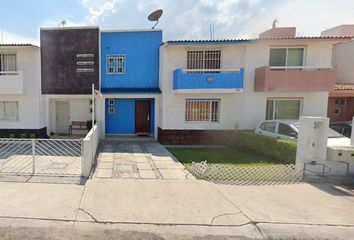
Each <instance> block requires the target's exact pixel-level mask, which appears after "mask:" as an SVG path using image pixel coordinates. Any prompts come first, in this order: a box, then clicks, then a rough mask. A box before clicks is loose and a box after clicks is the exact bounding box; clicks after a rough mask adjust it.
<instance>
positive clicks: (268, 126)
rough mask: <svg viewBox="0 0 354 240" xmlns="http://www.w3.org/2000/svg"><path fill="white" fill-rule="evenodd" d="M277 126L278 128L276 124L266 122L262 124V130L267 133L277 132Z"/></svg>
mask: <svg viewBox="0 0 354 240" xmlns="http://www.w3.org/2000/svg"><path fill="white" fill-rule="evenodd" d="M276 126H277V123H276V122H265V123H262V125H261V127H260V128H261V129H263V130H264V131H267V132H275V128H276Z"/></svg>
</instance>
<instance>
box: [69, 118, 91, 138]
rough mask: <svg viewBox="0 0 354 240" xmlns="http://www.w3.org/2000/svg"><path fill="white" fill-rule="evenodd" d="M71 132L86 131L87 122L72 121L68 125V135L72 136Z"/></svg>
mask: <svg viewBox="0 0 354 240" xmlns="http://www.w3.org/2000/svg"><path fill="white" fill-rule="evenodd" d="M73 130H88V128H87V122H81V121H72V122H71V124H70V125H69V135H70V136H71V135H72V134H73Z"/></svg>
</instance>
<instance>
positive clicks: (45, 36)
mask: <svg viewBox="0 0 354 240" xmlns="http://www.w3.org/2000/svg"><path fill="white" fill-rule="evenodd" d="M40 43H41V85H42V86H41V92H42V94H43V96H44V99H45V107H44V111H45V117H46V123H47V134H48V135H53V134H68V133H69V128H70V126H71V125H72V123H73V122H79V123H83V125H84V126H82V129H83V130H76V131H77V132H74V134H75V133H76V134H86V132H87V130H88V129H89V128H90V126H89V125H90V124H92V123H90V121H91V119H92V117H91V115H92V110H93V104H95V103H94V102H92V100H91V98H92V97H91V96H92V95H91V93H92V84H94V88H95V89H96V90H99V89H100V86H99V78H100V75H99V69H100V66H99V28H98V27H74V28H42V29H41V30H40ZM85 122H86V123H87V127H85V124H84V123H85Z"/></svg>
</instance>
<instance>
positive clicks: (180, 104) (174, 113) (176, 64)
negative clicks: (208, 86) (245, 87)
mask: <svg viewBox="0 0 354 240" xmlns="http://www.w3.org/2000/svg"><path fill="white" fill-rule="evenodd" d="M198 49H211V50H221V58H222V61H221V68H224V69H226V68H227V69H235V68H241V67H243V66H244V63H245V52H246V46H245V45H238V46H231V45H224V46H221V45H214V46H210V45H203V46H202V47H200V46H185V45H181V46H162V47H161V51H160V64H161V65H160V88H161V90H162V95H161V99H162V101H161V108H160V111H161V115H160V122H159V127H161V128H163V129H234V127H235V124H236V123H239V122H241V119H242V108H243V96H242V94H202V93H191V94H180V93H174V92H173V71H174V70H175V69H177V68H182V69H183V68H186V67H187V66H186V64H187V51H188V50H198ZM190 98H214V99H220V100H221V110H220V123H186V122H185V100H186V99H190Z"/></svg>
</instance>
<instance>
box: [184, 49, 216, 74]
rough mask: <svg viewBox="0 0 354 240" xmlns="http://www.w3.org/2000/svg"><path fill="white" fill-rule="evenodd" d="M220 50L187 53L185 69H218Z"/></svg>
mask: <svg viewBox="0 0 354 240" xmlns="http://www.w3.org/2000/svg"><path fill="white" fill-rule="evenodd" d="M220 67H221V51H220V50H198V51H187V69H220Z"/></svg>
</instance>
